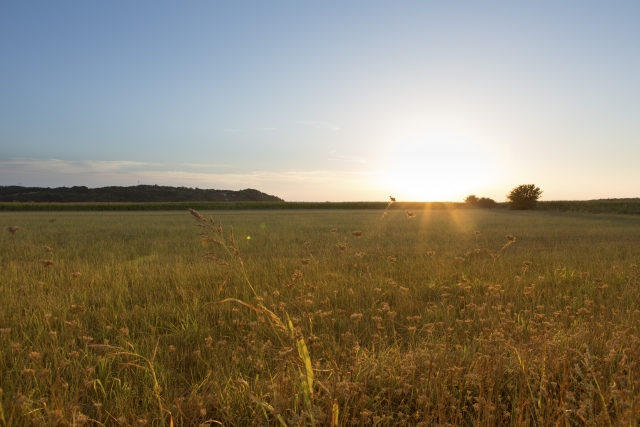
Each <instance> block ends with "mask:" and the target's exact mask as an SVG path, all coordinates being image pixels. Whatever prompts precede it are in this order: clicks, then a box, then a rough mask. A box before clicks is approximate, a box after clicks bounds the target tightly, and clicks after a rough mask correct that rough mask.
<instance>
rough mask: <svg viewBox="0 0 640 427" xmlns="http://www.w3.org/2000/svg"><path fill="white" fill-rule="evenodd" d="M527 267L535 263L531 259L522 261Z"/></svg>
mask: <svg viewBox="0 0 640 427" xmlns="http://www.w3.org/2000/svg"><path fill="white" fill-rule="evenodd" d="M522 264H523V265H524V266H525V267H531V266H532V265H533V263H532V262H531V261H525V262H523V263H522Z"/></svg>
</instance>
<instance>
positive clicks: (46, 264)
mask: <svg viewBox="0 0 640 427" xmlns="http://www.w3.org/2000/svg"><path fill="white" fill-rule="evenodd" d="M40 264H42V265H43V266H44V268H47V267H51V266H54V265H56V263H55V262H53V261H51V260H50V259H43V260H41V261H40Z"/></svg>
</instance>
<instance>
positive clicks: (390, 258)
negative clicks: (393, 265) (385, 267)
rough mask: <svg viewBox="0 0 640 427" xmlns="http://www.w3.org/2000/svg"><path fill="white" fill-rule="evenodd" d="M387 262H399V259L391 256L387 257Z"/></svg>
mask: <svg viewBox="0 0 640 427" xmlns="http://www.w3.org/2000/svg"><path fill="white" fill-rule="evenodd" d="M387 260H388V261H389V262H396V261H397V260H398V258H396V257H393V256H389V257H387Z"/></svg>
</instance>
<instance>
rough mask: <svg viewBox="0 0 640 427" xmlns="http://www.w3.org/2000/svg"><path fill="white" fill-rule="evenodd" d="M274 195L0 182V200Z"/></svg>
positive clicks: (263, 198)
mask: <svg viewBox="0 0 640 427" xmlns="http://www.w3.org/2000/svg"><path fill="white" fill-rule="evenodd" d="M282 201H283V200H282V199H281V198H279V197H276V196H270V195H269V194H265V193H263V192H261V191H258V190H254V189H251V188H247V189H246V190H240V191H231V190H206V189H201V188H189V187H164V186H159V185H136V186H131V187H101V188H87V187H84V186H83V187H58V188H40V187H21V186H17V185H11V186H0V202H63V203H64V202H69V203H72V202H282Z"/></svg>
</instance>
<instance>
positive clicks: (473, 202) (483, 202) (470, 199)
mask: <svg viewBox="0 0 640 427" xmlns="http://www.w3.org/2000/svg"><path fill="white" fill-rule="evenodd" d="M464 203H465V204H466V205H467V206H469V207H471V208H483V209H492V208H495V207H497V206H498V203H497V202H496V201H495V200H493V199H490V198H489V197H480V198H477V197H476V196H475V194H472V195H470V196H467V198H466V199H464Z"/></svg>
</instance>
